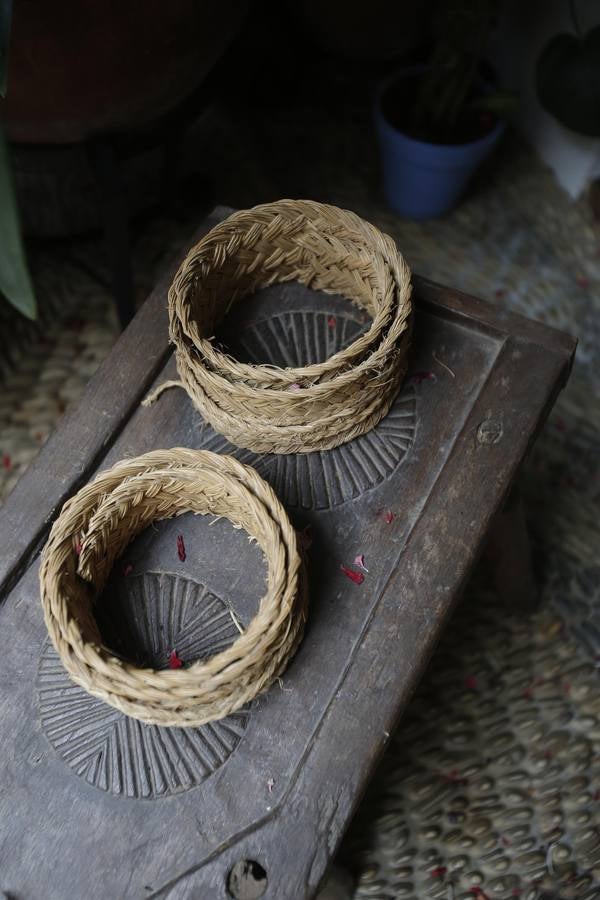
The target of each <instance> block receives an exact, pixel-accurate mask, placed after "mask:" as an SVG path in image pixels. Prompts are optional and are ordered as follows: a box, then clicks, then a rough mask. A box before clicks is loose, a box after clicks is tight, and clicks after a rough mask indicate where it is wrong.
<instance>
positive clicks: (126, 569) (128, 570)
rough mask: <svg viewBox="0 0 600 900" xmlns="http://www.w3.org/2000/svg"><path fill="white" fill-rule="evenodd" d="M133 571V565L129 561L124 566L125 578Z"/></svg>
mask: <svg viewBox="0 0 600 900" xmlns="http://www.w3.org/2000/svg"><path fill="white" fill-rule="evenodd" d="M132 572H133V566H132V565H131V563H127V565H126V566H123V575H124V576H125V578H127V576H128V575H131V573H132Z"/></svg>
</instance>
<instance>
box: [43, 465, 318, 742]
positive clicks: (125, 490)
mask: <svg viewBox="0 0 600 900" xmlns="http://www.w3.org/2000/svg"><path fill="white" fill-rule="evenodd" d="M188 511H192V512H195V513H202V514H204V513H213V514H215V515H216V516H225V517H226V518H228V519H229V520H230V522H231V523H232V524H233V525H234V527H236V528H244V529H246V531H248V533H249V535H250V536H251V538H252V539H255V540H256V541H257V543H258V545H259V546H260V548H261V550H262V551H263V553H264V556H265V558H266V561H267V568H268V574H267V589H266V593H265V595H264V597H263V598H262V600H261V602H260V606H259V609H258V612H257V614H256V616H255V618H254V619H253V620H252V621H251V622H250V624H249V625H248V627H247V629H246V630H245V631H244V632H243V633H242V634H241V635H240V637H239V638H238V639H237V640H236V641H235V642H234V643H233V644H232V645H231V646H230V647H229V648H227V649H226V650H223V651H222V652H220V653H218V654H216V655H215V656H213V657H211V658H210V659H205V660H199V661H197V662H195V663H193V664H192V665H190V666H189V667H187V668H184V669H177V670H169V669H167V670H161V671H156V670H154V669H142V668H138V667H136V666H134V665H132V664H130V663H129V662H127V661H124V660H122V659H119V658H118V657H116V656H115V655H114V654H113V653H112V652H111V651H110V650H109V649H108V648H107V647H105V646H104V645H103V643H102V638H101V636H100V634H99V631H98V627H97V625H96V622H95V620H94V616H93V604H94V602H95V600H96V598H97V597H98V596H99V594H100V592H101V591H102V588H103V587H104V585H105V583H106V580H107V578H108V576H109V573H110V570H111V567H112V565H113V563H114V561H115V560H116V559H117V557H118V556H119V555H120V554H121V552H122V551H123V550H124V548H125V547H126V545H127V544H128V543H129V541H130V540H131V539H132V538H133V537H134V536H135V535H136V534H138V533H139V532H140V531H142V530H143V529H144V528H145V527H146V526H147V525H149V524H150V523H151V522H153V521H155V520H157V519H166V518H170V517H172V516H177V515H181V514H182V513H185V512H188ZM40 584H41V597H42V606H43V609H44V616H45V619H46V625H47V627H48V631H49V633H50V637H51V639H52V642H53V644H54V646H55V648H56V650H57V652H58V653H59V655H60V657H61V659H62V661H63V663H64V665H65V667H66V669H67V671H68V672H69V674H70V676H71V678H72V679H73V681H75V682H76V683H77V684H79V685H80V686H81V687H83V688H85V690H87V691H89V693H90V694H93V695H94V696H96V697H99V698H100V699H102V700H105V701H106V702H107V703H110V704H111V705H112V706H115V707H116V708H117V709H119V710H121V711H122V712H124V713H126V714H127V715H130V716H133V717H135V718H137V719H141V720H142V721H144V722H149V723H153V724H156V725H169V726H181V727H184V726H185V727H187V726H198V725H202V724H204V723H205V722H209V721H211V720H212V719H217V718H221V717H222V716H225V715H227V714H229V713H231V712H233V711H234V710H237V709H239V708H240V707H241V706H243V705H244V704H245V703H247V702H248V701H249V700H251V699H252V698H253V697H255V696H256V695H257V694H258V693H259V692H260V691H262V690H263V689H265V688H266V687H268V686H269V685H270V684H271V683H272V681H273V680H274V679H275V678H277V677H278V676H279V675H280V674H281V672H282V671H283V670H284V668H285V666H286V664H287V662H288V660H289V659H290V657H291V656H292V655H293V653H294V652H295V650H296V648H297V646H298V643H299V642H300V639H301V637H302V633H303V629H304V621H305V610H306V597H305V593H304V579H303V578H301V559H300V555H299V552H298V547H297V542H296V533H295V531H294V529H293V528H292V526H291V524H290V522H289V520H288V518H287V515H286V513H285V510H284V509H283V507H282V506H281V504H280V502H279V500H278V499H277V497H276V496H275V494H274V493H273V491H272V489H271V488H270V487H269V485H267V484H266V482H264V481H263V480H262V479H261V478H260V476H259V475H258V474H257V473H256V472H255V471H254V470H253V469H251V468H249V467H248V466H244V465H242V464H241V463H240V462H238V461H237V460H235V459H233V458H232V457H229V456H220V455H218V454H215V453H210V452H209V451H206V450H187V449H181V448H176V449H172V450H156V451H153V452H151V453H146V454H145V455H143V456H139V457H137V458H134V459H128V460H124V461H123V462H120V463H118V464H117V465H115V466H114V467H113V468H112V469H109V470H108V471H106V472H103V473H101V474H100V475H98V477H97V478H96V479H95V480H94V481H92V482H91V483H90V484H88V485H87V486H86V487H84V488H82V490H80V491H79V493H78V494H76V495H75V496H74V497H73V498H72V499H71V500H69V501H68V502H67V503H66V504H65V505H64V507H63V509H62V511H61V513H60V515H59V517H58V519H57V520H56V522H55V523H54V526H53V528H52V531H51V533H50V537H49V539H48V543H47V544H46V547H45V548H44V552H43V555H42V565H41V570H40Z"/></svg>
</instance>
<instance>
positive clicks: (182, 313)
mask: <svg viewBox="0 0 600 900" xmlns="http://www.w3.org/2000/svg"><path fill="white" fill-rule="evenodd" d="M292 280H294V281H299V282H301V283H302V284H304V285H306V286H308V287H311V288H315V289H318V290H322V291H326V292H328V293H338V294H342V295H343V296H344V297H346V298H348V299H349V300H350V301H351V302H352V303H354V304H355V305H356V306H358V307H360V308H361V309H363V310H365V311H366V312H367V313H369V315H370V316H371V318H372V322H371V326H370V328H369V329H368V330H367V331H366V332H365V333H363V334H361V335H360V336H359V337H358V338H357V339H356V340H355V341H354V342H353V343H352V344H351V345H350V346H348V347H346V348H344V349H342V350H340V351H339V352H338V353H336V354H335V355H334V356H332V357H330V358H329V359H327V360H325V361H324V362H322V363H317V364H314V365H307V366H302V367H299V368H285V369H282V368H277V367H275V366H270V365H249V364H245V363H241V362H238V361H236V360H235V359H232V358H231V357H230V356H227V355H225V354H224V353H221V352H220V351H219V350H218V349H217V347H216V346H215V344H214V343H212V342H211V340H210V338H211V336H212V335H214V333H215V328H216V326H217V325H218V324H219V322H220V321H221V320H222V319H223V317H224V316H225V314H226V312H227V311H228V310H229V308H230V306H231V304H232V303H234V302H235V301H236V300H238V299H240V298H243V297H244V296H247V295H249V294H252V293H253V292H254V291H257V290H258V289H259V288H263V287H266V286H267V285H270V284H273V283H275V282H284V281H292ZM410 296H411V279H410V270H409V268H408V266H407V265H406V263H405V261H404V259H403V258H402V256H401V255H400V254H399V253H398V250H397V249H396V245H395V244H394V242H393V240H392V239H391V238H390V237H388V236H387V235H385V234H382V233H381V232H380V231H378V230H377V228H375V227H374V226H373V225H370V224H369V223H368V222H365V221H363V220H362V219H360V218H359V217H358V216H357V215H355V214H354V213H352V212H348V211H346V210H341V209H337V208H336V207H334V206H326V205H324V204H321V203H313V202H310V201H307V200H281V201H279V202H277V203H267V204H265V205H263V206H256V207H254V208H253V209H250V210H243V211H241V212H237V213H234V214H233V215H232V216H230V217H229V218H228V219H226V220H225V221H224V222H222V223H220V224H219V225H217V226H216V227H215V228H213V229H212V231H211V232H209V234H207V235H206V237H204V238H203V239H202V240H201V241H200V242H199V243H198V244H197V245H196V246H195V247H194V248H193V249H192V250H191V251H190V253H189V254H188V255H187V257H186V259H185V260H184V262H183V263H182V265H181V267H180V269H179V271H178V273H177V275H176V277H175V279H174V281H173V284H172V286H171V289H170V291H169V316H170V333H171V339H172V341H173V342H174V344H175V346H176V357H177V368H178V371H179V375H180V378H181V381H182V383H183V386H184V388H185V389H186V391H187V392H188V394H189V396H190V397H191V399H192V401H193V403H194V405H195V406H196V408H197V409H198V410H199V411H200V413H201V414H202V416H203V417H204V419H205V420H206V421H208V422H209V423H210V424H211V425H212V426H213V427H214V428H215V429H216V430H217V431H219V432H221V433H222V434H223V435H225V437H227V438H228V439H229V440H230V441H231V442H232V443H234V444H236V445H238V446H241V447H246V448H248V449H250V450H253V451H255V452H257V453H265V452H274V453H297V452H308V451H312V450H316V449H320V450H326V449H329V448H331V447H336V446H338V445H339V444H342V443H344V442H346V441H350V440H352V439H353V438H355V437H357V436H358V435H361V434H363V433H365V432H366V431H369V430H370V429H371V428H373V427H374V426H375V425H376V424H377V423H378V422H379V420H380V419H381V418H382V417H383V416H385V415H386V413H387V412H388V410H389V408H390V406H391V404H392V402H393V400H394V397H395V396H396V394H397V392H398V389H399V387H400V383H401V380H402V377H403V375H404V373H405V371H406V356H407V351H408V346H409V342H410V321H411V300H410Z"/></svg>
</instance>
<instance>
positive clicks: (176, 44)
mask: <svg viewBox="0 0 600 900" xmlns="http://www.w3.org/2000/svg"><path fill="white" fill-rule="evenodd" d="M247 6H248V4H247V2H246V0H205V2H202V3H200V2H198V0H167V2H165V0H54V2H52V3H39V2H37V0H15V6H14V12H13V27H12V33H11V42H10V58H9V60H10V61H9V73H8V94H7V98H6V101H4V103H3V104H2V115H3V119H4V122H5V125H6V130H7V133H8V137H9V139H10V140H11V141H16V142H21V143H53V144H56V143H62V144H64V143H72V142H75V141H81V140H83V139H85V138H87V137H89V136H90V135H92V134H97V133H102V132H107V131H118V130H119V129H123V128H127V129H128V130H131V128H133V127H135V126H139V125H142V124H144V123H145V122H148V121H149V120H151V119H154V118H156V117H157V116H159V115H161V114H162V113H164V112H166V111H167V110H169V109H170V108H172V107H174V106H175V105H176V104H177V103H179V102H180V101H181V100H183V99H184V98H185V97H186V96H187V95H189V94H190V93H192V91H193V90H194V89H195V88H196V87H197V86H198V85H199V84H200V82H201V81H202V79H203V78H204V76H205V75H206V73H207V72H208V71H209V69H210V68H211V67H212V66H213V65H214V63H215V62H216V60H217V59H218V58H219V56H220V55H221V53H222V52H223V50H224V48H225V47H226V46H227V44H228V43H229V41H230V40H231V38H232V37H233V36H234V35H235V34H236V32H237V30H238V28H239V26H240V25H241V23H242V21H243V18H244V15H245V12H246V9H247Z"/></svg>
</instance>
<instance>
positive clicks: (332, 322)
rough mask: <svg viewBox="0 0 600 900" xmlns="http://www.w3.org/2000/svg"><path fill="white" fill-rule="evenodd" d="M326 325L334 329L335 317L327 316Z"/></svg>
mask: <svg viewBox="0 0 600 900" xmlns="http://www.w3.org/2000/svg"><path fill="white" fill-rule="evenodd" d="M327 324H328V326H329V327H330V328H335V316H329V318H328V319H327Z"/></svg>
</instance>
